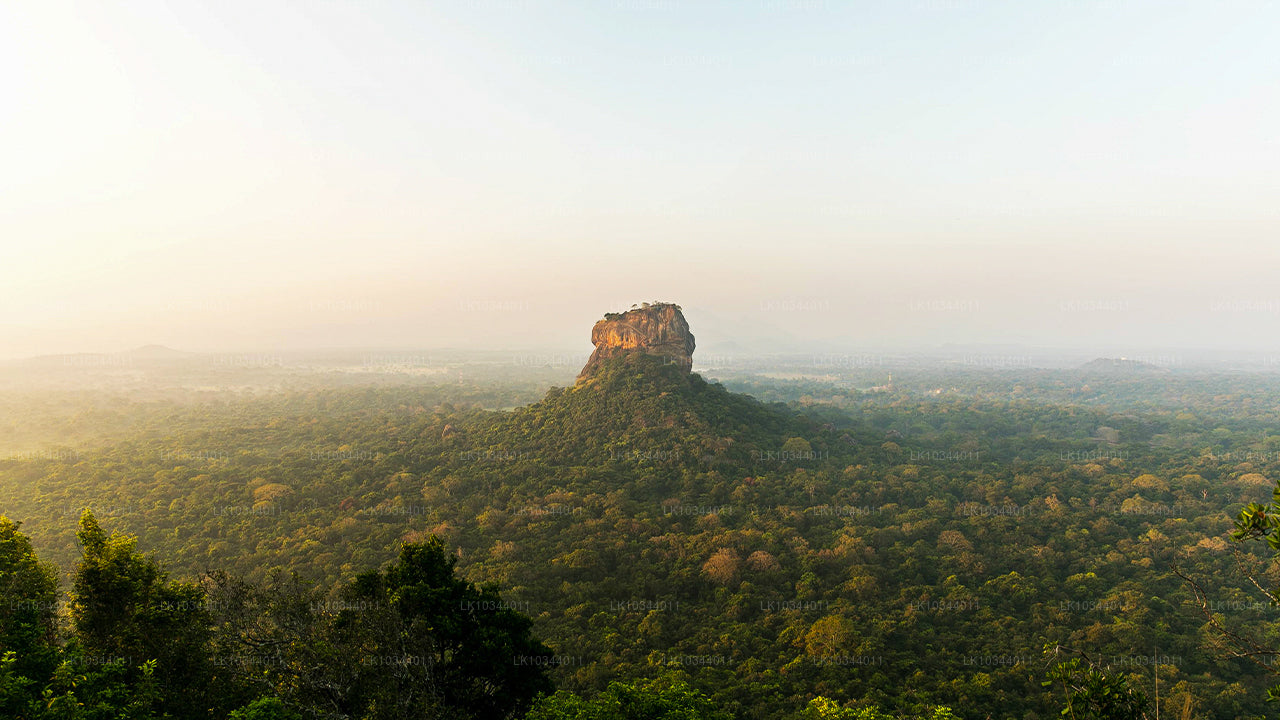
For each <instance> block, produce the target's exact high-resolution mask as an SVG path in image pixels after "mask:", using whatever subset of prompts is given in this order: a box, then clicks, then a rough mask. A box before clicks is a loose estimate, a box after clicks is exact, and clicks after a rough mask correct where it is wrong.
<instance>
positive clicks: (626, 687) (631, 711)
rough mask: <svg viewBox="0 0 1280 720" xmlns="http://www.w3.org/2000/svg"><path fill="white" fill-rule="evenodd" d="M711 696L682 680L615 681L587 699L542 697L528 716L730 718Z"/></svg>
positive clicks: (544, 719)
mask: <svg viewBox="0 0 1280 720" xmlns="http://www.w3.org/2000/svg"><path fill="white" fill-rule="evenodd" d="M732 717H733V716H732V715H731V714H730V713H729V712H727V711H725V710H720V709H718V708H717V707H716V706H715V703H713V702H712V701H711V700H710V699H709V698H708V697H707V696H705V695H703V694H702V693H700V692H698V691H697V690H694V689H693V688H691V687H690V686H689V685H688V684H687V683H684V682H682V681H678V680H668V679H658V680H652V681H649V682H646V683H643V684H640V685H633V684H630V683H622V682H613V683H610V684H609V687H608V688H606V689H605V690H604V691H603V692H601V693H600V694H599V695H597V696H596V697H594V698H592V699H591V700H585V699H583V698H582V697H580V696H578V695H575V694H573V693H570V692H565V691H563V690H562V691H560V692H557V693H556V694H554V695H550V696H544V697H541V698H539V699H538V702H537V703H535V704H534V706H533V709H532V710H530V711H529V714H528V715H526V716H525V720H730V718H732Z"/></svg>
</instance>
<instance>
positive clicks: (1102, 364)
mask: <svg viewBox="0 0 1280 720" xmlns="http://www.w3.org/2000/svg"><path fill="white" fill-rule="evenodd" d="M1080 369H1081V370H1084V371H1087V372H1105V373H1167V372H1169V368H1166V367H1163V366H1161V365H1154V364H1152V363H1149V362H1143V361H1141V360H1133V359H1130V358H1124V357H1120V358H1096V359H1094V360H1090V361H1089V362H1087V363H1085V364H1083V365H1081V366H1080Z"/></svg>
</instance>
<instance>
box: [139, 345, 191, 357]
mask: <svg viewBox="0 0 1280 720" xmlns="http://www.w3.org/2000/svg"><path fill="white" fill-rule="evenodd" d="M121 354H122V355H128V356H129V357H133V358H138V359H148V360H160V359H168V358H174V359H177V358H185V357H190V356H191V355H194V354H195V353H189V352H184V351H182V350H174V349H173V348H171V347H167V346H164V345H155V344H152V345H143V346H142V347H138V348H134V349H132V350H126V351H125V352H123V353H121Z"/></svg>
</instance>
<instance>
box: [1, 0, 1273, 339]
mask: <svg viewBox="0 0 1280 720" xmlns="http://www.w3.org/2000/svg"><path fill="white" fill-rule="evenodd" d="M1277 27H1280V3H1277V2H1272V1H1269V0H1268V1H1259V2H1243V1H1242V2H1234V1H1233V0H1222V1H1215V2H1196V3H1186V2H1138V1H1134V2H1129V1H1126V0H1096V1H1090V0H1072V1H1069V2H1067V1H1058V0H1045V1H1043V2H1032V3H1028V2H999V1H990V2H987V1H983V2H978V1H976V0H901V1H896V0H895V1H894V2H835V1H834V0H741V1H738V2H700V1H698V0H692V1H690V2H676V1H675V0H599V1H594V2H554V1H548V2H540V1H535V0H529V1H524V0H475V1H472V2H416V1H415V2H352V3H342V2H323V3H321V2H302V1H297V2H261V1H256V0H255V1H254V2H241V1H235V0H232V1H228V2H217V3H185V2H184V3H176V2H173V3H161V2H145V1H144V2H133V3H100V2H93V3H88V2H86V3H67V2H59V1H58V0H53V1H45V0H41V1H39V2H37V1H35V0H25V1H24V0H19V1H16V2H7V3H0V357H19V356H28V355H35V354H47V353H68V352H114V351H122V350H127V349H129V348H132V347H136V346H139V345H144V344H150V343H158V344H164V345H168V346H171V347H175V348H179V349H183V350H192V351H206V352H223V351H234V350H246V351H248V350H257V351H273V350H295V349H306V348H334V347H422V348H430V347H474V348H477V349H521V348H551V349H564V350H568V351H581V350H582V348H583V347H584V346H585V347H586V349H590V345H589V334H590V327H591V324H592V323H593V322H594V321H595V320H596V319H598V318H599V317H600V316H601V315H602V314H603V313H604V312H606V311H610V310H619V309H625V308H626V307H628V306H630V305H631V304H632V303H635V302H640V301H646V300H647V301H653V300H662V301H672V302H677V303H680V304H681V305H682V306H683V307H684V309H685V314H686V316H688V318H689V321H690V323H691V325H692V326H693V330H694V333H695V335H697V336H698V338H699V347H706V348H711V349H715V348H717V347H726V348H729V347H739V348H769V349H776V350H778V351H785V350H788V349H794V350H797V351H805V350H816V349H822V350H836V351H856V350H858V349H860V348H877V349H884V348H902V349H915V348H919V349H927V348H934V347H941V346H947V345H955V344H961V345H990V346H1003V345H1028V346H1046V347H1061V348H1074V349H1081V350H1085V351H1094V350H1096V351H1098V352H1104V351H1105V352H1110V353H1123V352H1126V351H1128V352H1130V353H1131V354H1132V353H1137V352H1140V351H1143V350H1150V349H1153V348H1168V347H1177V348H1209V349H1219V350H1227V351H1234V350H1242V351H1275V350H1277V349H1280V290H1278V289H1277V283H1276V271H1277V270H1278V269H1280V232H1277V231H1278V230H1280V203H1278V202H1277V198H1280V53H1277V52H1275V47H1274V46H1275V42H1274V33H1275V29H1276V28H1277Z"/></svg>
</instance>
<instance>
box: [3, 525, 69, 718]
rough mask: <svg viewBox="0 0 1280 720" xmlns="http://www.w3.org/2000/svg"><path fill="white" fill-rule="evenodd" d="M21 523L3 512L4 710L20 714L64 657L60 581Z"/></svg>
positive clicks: (4, 711)
mask: <svg viewBox="0 0 1280 720" xmlns="http://www.w3.org/2000/svg"><path fill="white" fill-rule="evenodd" d="M20 526H21V523H16V522H13V521H11V520H10V519H9V518H7V517H3V516H0V663H2V665H0V714H3V715H5V716H6V717H9V716H15V715H17V713H18V708H19V707H21V706H23V705H25V704H26V703H27V702H28V701H29V700H30V699H31V695H30V693H31V692H33V689H32V688H34V687H36V686H37V684H38V683H42V682H43V681H44V680H45V679H47V678H48V677H49V676H50V674H52V672H53V669H54V668H55V667H56V666H57V663H58V646H57V613H56V608H57V602H56V593H57V590H58V581H57V579H56V577H55V575H54V571H53V568H51V567H49V566H48V565H45V564H43V563H41V562H40V560H39V559H38V558H37V557H36V554H35V551H34V550H33V549H32V547H31V541H30V540H29V539H28V538H27V536H26V535H23V534H22V533H21V532H19V531H18V528H19V527H20Z"/></svg>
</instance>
